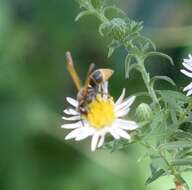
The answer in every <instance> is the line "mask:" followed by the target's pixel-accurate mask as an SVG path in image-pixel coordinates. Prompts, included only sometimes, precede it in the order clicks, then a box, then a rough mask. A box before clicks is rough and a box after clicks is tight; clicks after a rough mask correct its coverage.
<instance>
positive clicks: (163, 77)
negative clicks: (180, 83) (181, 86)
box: [150, 76, 176, 86]
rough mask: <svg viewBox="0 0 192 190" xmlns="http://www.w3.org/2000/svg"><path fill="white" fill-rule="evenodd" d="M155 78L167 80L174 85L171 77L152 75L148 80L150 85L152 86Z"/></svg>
mask: <svg viewBox="0 0 192 190" xmlns="http://www.w3.org/2000/svg"><path fill="white" fill-rule="evenodd" d="M157 80H165V81H167V82H168V83H170V84H171V85H173V86H176V84H175V82H174V81H173V80H172V79H171V78H169V77H168V76H154V77H153V78H152V79H151V82H150V84H151V86H154V84H155V82H156V81H157Z"/></svg>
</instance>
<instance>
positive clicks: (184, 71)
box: [180, 69, 192, 78]
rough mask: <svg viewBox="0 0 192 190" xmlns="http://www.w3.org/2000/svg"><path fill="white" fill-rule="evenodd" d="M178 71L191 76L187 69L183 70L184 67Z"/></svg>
mask: <svg viewBox="0 0 192 190" xmlns="http://www.w3.org/2000/svg"><path fill="white" fill-rule="evenodd" d="M180 71H181V72H182V73H183V74H184V75H186V76H188V77H190V78H192V73H190V72H188V71H186V70H184V69H181V70H180Z"/></svg>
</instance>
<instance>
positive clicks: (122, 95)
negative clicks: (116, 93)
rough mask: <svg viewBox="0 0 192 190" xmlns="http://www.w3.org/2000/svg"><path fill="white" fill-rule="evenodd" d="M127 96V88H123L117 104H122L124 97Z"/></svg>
mask: <svg viewBox="0 0 192 190" xmlns="http://www.w3.org/2000/svg"><path fill="white" fill-rule="evenodd" d="M124 97H125V88H123V90H122V92H121V95H120V97H119V98H118V100H117V101H116V102H115V105H118V104H120V103H121V102H122V101H123V98H124Z"/></svg>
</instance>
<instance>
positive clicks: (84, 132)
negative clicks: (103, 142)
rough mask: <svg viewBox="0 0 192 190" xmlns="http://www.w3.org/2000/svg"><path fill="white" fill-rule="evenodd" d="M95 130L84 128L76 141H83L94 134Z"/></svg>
mask: <svg viewBox="0 0 192 190" xmlns="http://www.w3.org/2000/svg"><path fill="white" fill-rule="evenodd" d="M94 131H95V130H94V129H93V128H91V127H82V128H81V131H80V133H79V134H78V136H77V137H76V138H75V140H76V141H80V140H83V139H85V138H87V137H88V136H90V135H92V134H93V133H94Z"/></svg>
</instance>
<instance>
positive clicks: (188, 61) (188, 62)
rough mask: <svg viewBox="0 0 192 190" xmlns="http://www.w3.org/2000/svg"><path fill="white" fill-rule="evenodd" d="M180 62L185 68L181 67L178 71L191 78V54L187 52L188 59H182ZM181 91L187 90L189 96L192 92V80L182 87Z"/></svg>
mask: <svg viewBox="0 0 192 190" xmlns="http://www.w3.org/2000/svg"><path fill="white" fill-rule="evenodd" d="M182 64H183V66H184V67H185V69H181V70H180V71H181V72H182V73H183V74H184V75H186V76H188V77H190V78H192V55H191V54H189V59H183V63H182ZM183 91H188V92H187V96H190V95H191V94H192V82H191V83H190V84H189V85H187V86H186V87H185V88H184V89H183Z"/></svg>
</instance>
